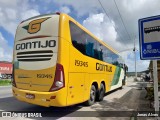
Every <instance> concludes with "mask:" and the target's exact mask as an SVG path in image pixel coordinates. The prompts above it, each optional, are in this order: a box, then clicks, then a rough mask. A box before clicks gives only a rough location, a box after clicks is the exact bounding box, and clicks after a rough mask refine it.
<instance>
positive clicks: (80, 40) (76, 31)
mask: <svg viewBox="0 0 160 120" xmlns="http://www.w3.org/2000/svg"><path fill="white" fill-rule="evenodd" d="M70 31H71V39H72V44H73V46H74V47H75V48H77V49H78V50H79V51H80V52H81V53H83V54H86V34H85V32H84V31H82V30H81V29H80V28H79V27H77V26H76V25H75V24H74V23H72V22H70Z"/></svg>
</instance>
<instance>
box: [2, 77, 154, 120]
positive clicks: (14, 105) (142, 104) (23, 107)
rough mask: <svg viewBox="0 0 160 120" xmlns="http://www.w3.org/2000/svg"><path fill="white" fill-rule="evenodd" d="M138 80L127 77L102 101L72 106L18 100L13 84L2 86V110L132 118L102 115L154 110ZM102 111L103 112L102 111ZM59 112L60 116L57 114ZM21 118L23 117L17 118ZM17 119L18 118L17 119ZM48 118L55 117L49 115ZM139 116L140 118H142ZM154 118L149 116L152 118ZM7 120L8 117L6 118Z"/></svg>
mask: <svg viewBox="0 0 160 120" xmlns="http://www.w3.org/2000/svg"><path fill="white" fill-rule="evenodd" d="M137 85H138V84H137V82H134V80H133V78H132V77H130V78H127V84H126V85H125V86H123V88H122V89H117V90H115V91H113V92H110V93H107V94H106V95H105V97H104V100H103V101H102V102H96V103H95V104H94V105H92V106H89V107H88V106H84V104H78V105H73V106H70V107H63V108H57V107H49V108H47V107H42V106H37V105H33V104H29V103H25V102H21V101H18V100H17V99H15V98H14V97H13V96H12V89H11V86H7V87H0V111H31V112H32V111H36V112H43V113H44V112H46V114H45V115H46V116H53V115H54V114H55V117H54V119H59V120H72V119H74V120H75V119H76V120H84V119H88V117H89V116H94V117H90V118H89V119H90V120H92V119H93V120H96V119H97V120H130V119H131V118H128V117H119V118H117V117H109V118H106V117H102V116H105V114H106V113H107V111H119V112H122V111H133V110H152V109H150V108H149V102H148V101H147V100H146V99H145V95H146V91H145V90H144V89H142V90H139V89H138V87H137ZM100 111H102V112H100ZM56 114H58V116H56ZM111 114H113V113H111ZM17 119H21V118H17ZM17 119H16V120H17ZM29 119H44V118H29ZM46 119H53V118H51V117H47V118H46ZM141 119H142V118H139V119H138V120H141ZM150 119H152V118H147V120H150ZM5 120H6V118H5ZM142 120H143V119H142Z"/></svg>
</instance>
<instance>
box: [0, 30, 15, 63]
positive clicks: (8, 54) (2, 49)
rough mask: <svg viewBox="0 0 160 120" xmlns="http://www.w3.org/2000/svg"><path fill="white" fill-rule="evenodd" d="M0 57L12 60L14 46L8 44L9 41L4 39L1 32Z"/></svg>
mask: <svg viewBox="0 0 160 120" xmlns="http://www.w3.org/2000/svg"><path fill="white" fill-rule="evenodd" d="M0 44H1V46H0V58H1V61H10V62H11V61H12V53H13V52H12V48H11V47H10V46H9V45H8V41H7V40H5V39H4V37H3V35H2V33H1V32H0Z"/></svg>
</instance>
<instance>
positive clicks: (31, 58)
mask: <svg viewBox="0 0 160 120" xmlns="http://www.w3.org/2000/svg"><path fill="white" fill-rule="evenodd" d="M52 56H53V51H52V50H39V51H25V52H18V53H17V60H18V61H24V62H36V61H47V60H50V59H51V58H52Z"/></svg>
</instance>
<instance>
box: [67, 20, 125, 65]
mask: <svg viewBox="0 0 160 120" xmlns="http://www.w3.org/2000/svg"><path fill="white" fill-rule="evenodd" d="M70 33H71V40H72V44H73V46H74V47H75V48H76V49H77V50H78V51H80V52H81V53H82V54H84V55H86V56H89V57H92V58H95V59H98V60H101V61H104V62H107V63H110V64H114V65H116V66H122V65H121V64H122V63H120V62H121V61H119V56H118V55H117V54H115V53H114V52H112V51H111V50H109V49H108V48H107V47H105V46H103V45H102V44H100V43H99V42H98V41H96V40H95V39H94V38H93V37H91V36H90V35H88V34H87V33H86V32H84V31H83V30H82V29H80V28H79V27H78V26H77V25H75V24H74V23H72V22H70Z"/></svg>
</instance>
